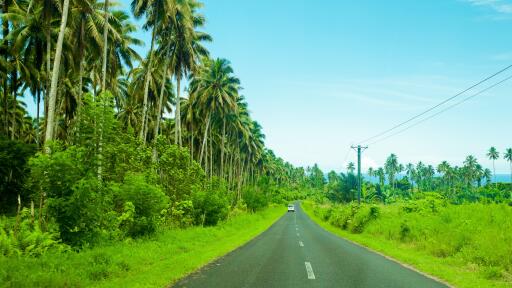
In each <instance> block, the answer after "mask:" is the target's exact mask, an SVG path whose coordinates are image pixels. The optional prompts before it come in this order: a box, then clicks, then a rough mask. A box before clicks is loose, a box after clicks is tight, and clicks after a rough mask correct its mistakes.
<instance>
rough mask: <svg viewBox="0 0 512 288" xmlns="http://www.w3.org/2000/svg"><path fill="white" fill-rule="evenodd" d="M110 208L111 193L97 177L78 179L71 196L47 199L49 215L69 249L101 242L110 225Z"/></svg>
mask: <svg viewBox="0 0 512 288" xmlns="http://www.w3.org/2000/svg"><path fill="white" fill-rule="evenodd" d="M111 207H112V199H111V193H110V191H109V190H108V189H106V188H105V187H104V186H103V185H102V184H101V182H100V181H98V179H97V178H96V177H87V178H84V179H81V180H79V181H78V182H77V184H76V185H74V187H73V188H72V192H71V193H70V195H66V196H63V197H53V198H50V199H49V200H48V212H49V214H50V215H51V216H53V218H54V219H55V221H56V222H57V224H58V226H59V230H60V235H61V237H62V240H63V241H64V242H65V243H68V244H70V245H72V246H81V245H85V244H92V243H97V242H100V241H101V240H103V239H102V238H104V237H102V234H104V232H105V228H107V227H109V226H110V225H111V221H109V220H111V219H109V218H110V217H109V216H111V213H109V212H110V211H111ZM107 231H108V230H107Z"/></svg>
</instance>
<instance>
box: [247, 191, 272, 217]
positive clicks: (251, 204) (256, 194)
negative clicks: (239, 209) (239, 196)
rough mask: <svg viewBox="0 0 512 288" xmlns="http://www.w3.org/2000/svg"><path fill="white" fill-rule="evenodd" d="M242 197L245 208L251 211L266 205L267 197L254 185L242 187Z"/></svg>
mask: <svg viewBox="0 0 512 288" xmlns="http://www.w3.org/2000/svg"><path fill="white" fill-rule="evenodd" d="M243 199H244V202H245V204H246V205H247V208H248V209H249V210H251V211H253V212H255V211H258V210H261V209H263V208H265V207H267V206H268V199H267V197H266V196H265V195H264V194H263V191H261V190H259V189H257V188H256V187H248V188H246V189H244V192H243Z"/></svg>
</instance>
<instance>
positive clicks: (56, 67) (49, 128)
mask: <svg viewBox="0 0 512 288" xmlns="http://www.w3.org/2000/svg"><path fill="white" fill-rule="evenodd" d="M68 10H69V0H64V7H63V9H62V19H61V23H60V30H59V37H58V38H57V48H56V51H55V60H54V62H53V72H52V82H51V86H50V99H49V102H50V103H48V120H47V123H46V137H45V139H46V141H51V140H53V137H54V135H53V132H54V131H53V124H54V121H55V101H56V98H57V83H58V80H59V72H60V60H61V58H62V44H63V43H64V32H65V30H66V24H67V21H68ZM48 152H49V151H48Z"/></svg>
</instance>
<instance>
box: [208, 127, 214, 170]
mask: <svg viewBox="0 0 512 288" xmlns="http://www.w3.org/2000/svg"><path fill="white" fill-rule="evenodd" d="M208 134H209V135H210V137H209V138H210V179H212V176H213V140H212V129H210V131H208Z"/></svg>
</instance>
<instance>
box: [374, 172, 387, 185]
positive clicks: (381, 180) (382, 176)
mask: <svg viewBox="0 0 512 288" xmlns="http://www.w3.org/2000/svg"><path fill="white" fill-rule="evenodd" d="M376 175H377V177H379V184H380V186H381V187H384V182H385V180H386V173H385V172H384V169H383V168H382V167H380V168H379V169H377V172H376Z"/></svg>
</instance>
